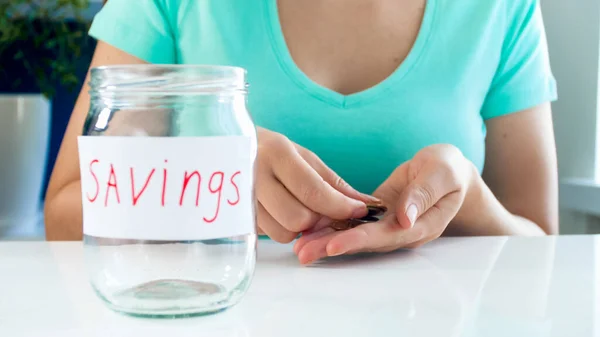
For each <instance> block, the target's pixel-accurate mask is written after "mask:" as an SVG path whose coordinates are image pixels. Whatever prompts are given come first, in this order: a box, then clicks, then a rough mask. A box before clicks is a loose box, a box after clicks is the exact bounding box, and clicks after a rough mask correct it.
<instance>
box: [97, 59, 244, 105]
mask: <svg viewBox="0 0 600 337" xmlns="http://www.w3.org/2000/svg"><path fill="white" fill-rule="evenodd" d="M90 74H91V80H90V88H91V91H90V95H91V96H92V97H97V96H105V95H109V96H113V95H118V94H138V95H217V94H218V95H222V94H245V93H246V90H247V87H248V84H247V83H246V70H245V69H243V68H240V67H233V66H212V65H183V64H182V65H176V64H173V65H160V64H131V65H111V66H99V67H94V68H92V69H91V71H90Z"/></svg>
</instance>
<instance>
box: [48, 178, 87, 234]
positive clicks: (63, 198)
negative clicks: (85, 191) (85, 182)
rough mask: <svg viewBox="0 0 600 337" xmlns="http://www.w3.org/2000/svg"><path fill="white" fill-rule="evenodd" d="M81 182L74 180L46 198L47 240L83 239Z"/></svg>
mask: <svg viewBox="0 0 600 337" xmlns="http://www.w3.org/2000/svg"><path fill="white" fill-rule="evenodd" d="M81 208H82V207H81V182H80V181H79V180H77V181H74V182H71V183H69V184H68V185H66V186H65V187H63V188H62V189H61V190H60V191H58V193H56V194H55V195H54V196H52V197H50V198H47V199H46V204H45V207H44V223H45V226H46V240H48V241H77V240H81V239H82V236H83V234H82V232H83V227H82V219H83V216H82V211H81Z"/></svg>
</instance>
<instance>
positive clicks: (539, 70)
mask: <svg viewBox="0 0 600 337" xmlns="http://www.w3.org/2000/svg"><path fill="white" fill-rule="evenodd" d="M504 2H505V5H506V9H507V11H506V14H507V21H506V22H507V26H506V35H505V39H504V43H503V46H502V54H501V57H500V64H499V65H498V69H497V71H496V74H495V75H494V79H493V80H492V83H491V87H490V89H489V91H488V94H487V96H486V98H485V101H484V104H483V107H482V110H481V115H482V117H483V119H489V118H493V117H498V116H502V115H506V114H509V113H513V112H517V111H520V110H524V109H528V108H532V107H534V106H536V105H539V104H542V103H545V102H551V101H554V100H556V99H557V88H556V80H555V79H554V76H553V74H552V71H551V69H550V62H549V59H548V47H547V42H546V34H545V30H544V24H543V19H542V14H541V9H540V5H539V0H504Z"/></svg>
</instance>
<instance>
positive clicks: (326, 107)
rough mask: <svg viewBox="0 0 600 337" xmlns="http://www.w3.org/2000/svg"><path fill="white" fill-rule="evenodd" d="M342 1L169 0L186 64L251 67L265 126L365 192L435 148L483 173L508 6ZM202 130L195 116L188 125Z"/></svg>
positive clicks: (254, 104)
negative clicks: (441, 146) (456, 154)
mask: <svg viewBox="0 0 600 337" xmlns="http://www.w3.org/2000/svg"><path fill="white" fill-rule="evenodd" d="M425 2H426V4H425ZM109 3H110V1H109ZM300 3H302V4H300ZM312 3H314V4H318V3H321V4H322V6H325V5H324V4H325V3H330V4H329V5H327V6H330V7H322V8H318V7H316V6H315V5H314V4H312ZM331 3H333V4H331ZM352 3H357V2H355V1H352ZM341 4H342V1H337V3H336V2H322V1H321V2H318V1H306V2H298V1H296V2H294V1H290V0H285V1H281V2H280V4H279V6H280V7H279V8H278V4H277V2H276V1H275V0H260V1H248V0H219V1H195V0H182V1H165V2H164V4H163V6H164V8H163V15H165V16H166V21H167V22H168V24H169V27H168V30H170V34H172V36H173V39H174V43H175V50H174V57H175V59H176V60H175V61H176V62H177V63H184V64H199V63H201V64H225V65H235V66H241V67H244V68H245V69H247V71H248V81H249V83H250V93H249V97H248V106H249V110H250V112H251V115H252V117H253V119H254V122H255V123H256V124H257V125H258V126H261V127H264V128H267V129H270V130H273V131H276V132H280V133H282V134H285V135H286V136H288V137H289V138H290V139H291V140H292V141H294V142H296V143H298V144H300V145H302V146H304V147H306V148H308V149H310V150H312V151H313V152H315V153H316V154H317V155H318V156H319V157H320V158H321V159H323V161H325V163H326V164H327V165H329V166H330V167H331V168H332V169H333V170H334V171H336V172H337V173H338V174H340V176H342V178H344V179H345V180H346V181H347V182H349V183H350V184H351V185H352V186H354V187H355V188H357V189H359V190H361V191H362V192H366V193H371V192H372V191H373V190H374V189H375V188H376V187H377V186H378V185H379V184H380V183H381V182H383V180H385V178H387V176H388V175H389V174H390V173H391V172H392V171H393V170H394V169H395V168H396V167H397V166H398V165H399V164H401V163H402V162H404V161H407V160H409V159H410V158H411V157H412V156H413V155H414V154H415V153H416V152H417V151H419V150H420V149H422V148H423V147H425V146H427V145H430V144H435V143H451V144H454V145H456V146H457V147H458V148H460V149H461V150H462V151H463V153H464V154H465V156H466V157H467V158H469V159H470V160H471V161H473V162H474V163H475V165H476V166H477V167H478V168H479V169H480V170H482V169H483V164H484V155H485V133H486V129H485V124H484V120H485V118H486V116H485V114H484V113H482V110H483V109H484V107H485V105H486V104H487V103H486V96H487V95H488V92H489V90H490V86H491V85H492V82H493V81H494V78H495V75H496V72H497V70H498V68H499V64H500V61H501V57H502V51H503V47H504V43H505V36H506V31H507V29H509V27H508V24H507V22H508V20H507V15H506V13H507V8H506V2H505V1H494V0H480V1H470V0H428V1H425V0H411V1H372V2H364V4H363V6H365V7H363V8H350V7H348V6H346V7H339V6H341ZM307 6H309V7H307ZM361 13H362V14H363V15H364V16H360V14H361ZM328 18H330V19H331V22H324V21H325V20H327V19H328ZM395 18H397V20H395ZM282 20H284V21H282ZM353 22H355V23H356V24H355V25H354V24H353ZM282 27H283V28H282ZM303 27H304V31H303ZM336 27H337V28H336ZM284 33H285V35H284ZM286 38H288V39H289V40H288V41H286ZM327 48H329V49H327ZM194 127H196V126H195V125H194V122H193V118H191V119H190V120H189V121H188V123H186V124H185V126H184V128H191V129H193V128H194ZM183 131H184V132H185V130H183Z"/></svg>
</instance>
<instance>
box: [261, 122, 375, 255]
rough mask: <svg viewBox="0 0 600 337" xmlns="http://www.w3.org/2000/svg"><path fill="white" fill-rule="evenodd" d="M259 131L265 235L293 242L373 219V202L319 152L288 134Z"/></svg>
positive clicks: (262, 223)
mask: <svg viewBox="0 0 600 337" xmlns="http://www.w3.org/2000/svg"><path fill="white" fill-rule="evenodd" d="M257 130H258V131H257V133H258V158H257V171H256V197H257V199H258V205H257V207H258V209H257V218H258V219H257V220H258V227H259V233H264V234H266V235H268V236H269V237H270V238H271V239H273V240H275V241H278V242H282V243H288V242H291V241H292V240H294V239H295V238H296V237H297V236H298V234H299V233H301V232H304V231H307V230H310V229H312V228H314V227H319V226H324V225H326V224H327V222H330V221H331V220H330V219H348V218H353V217H362V216H365V215H366V214H367V208H366V204H365V202H368V201H372V200H373V197H370V196H368V195H365V194H362V193H360V192H358V191H356V190H355V189H353V188H352V187H351V186H350V185H348V184H347V183H346V182H345V181H344V180H343V179H342V178H340V177H339V176H338V175H337V174H336V173H335V172H333V171H332V170H331V169H330V168H329V167H327V166H326V165H325V164H324V163H323V162H322V161H321V159H319V157H317V156H316V155H315V154H314V153H312V152H311V151H309V150H307V149H305V148H303V147H301V146H299V145H298V144H295V143H293V142H292V141H290V140H289V139H288V138H287V137H285V136H283V135H282V134H279V133H276V132H273V131H269V130H266V129H263V128H258V129H257Z"/></svg>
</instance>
